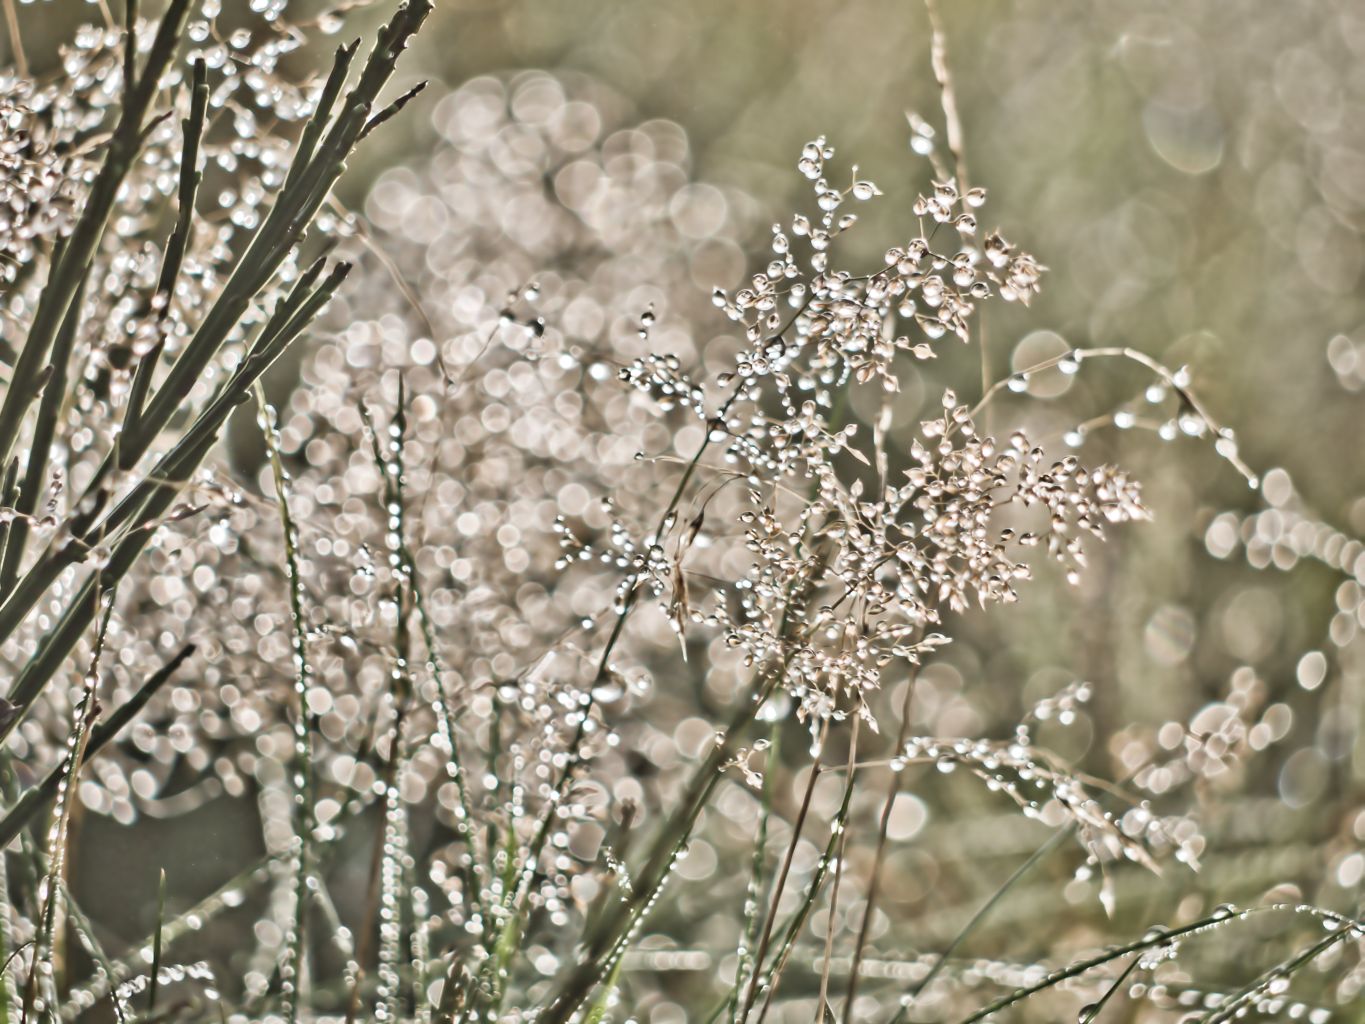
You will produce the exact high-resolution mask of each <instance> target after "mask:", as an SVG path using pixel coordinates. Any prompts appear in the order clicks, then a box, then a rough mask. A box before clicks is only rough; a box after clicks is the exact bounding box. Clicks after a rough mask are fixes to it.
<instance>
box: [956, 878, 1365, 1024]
mask: <svg viewBox="0 0 1365 1024" xmlns="http://www.w3.org/2000/svg"><path fill="white" fill-rule="evenodd" d="M1276 911H1294V912H1297V913H1311V914H1313V915H1315V916H1319V917H1322V918H1324V919H1325V920H1327V921H1331V922H1333V923H1336V924H1337V925H1338V926H1339V927H1338V929H1337V931H1335V932H1333V934H1331V935H1329V936H1327V938H1326V939H1324V940H1322V941H1321V942H1319V943H1316V944H1315V945H1314V946H1312V947H1310V948H1309V949H1308V950H1306V951H1305V952H1304V953H1302V954H1300V955H1299V956H1298V957H1295V959H1294V960H1293V961H1289V962H1290V963H1299V965H1300V966H1301V963H1306V962H1308V960H1311V959H1312V958H1313V957H1316V956H1318V955H1320V954H1321V953H1322V952H1323V951H1325V950H1326V949H1327V948H1329V947H1330V946H1331V945H1333V944H1335V943H1336V942H1340V941H1341V940H1342V939H1343V938H1344V937H1346V936H1349V935H1351V934H1352V933H1353V932H1356V931H1360V930H1362V929H1365V922H1361V921H1354V920H1351V919H1349V918H1345V917H1343V916H1341V915H1340V914H1334V913H1331V912H1328V911H1322V910H1318V909H1316V908H1311V907H1304V906H1299V905H1295V904H1283V903H1276V904H1269V905H1266V906H1261V907H1250V908H1248V909H1246V910H1241V911H1237V912H1236V913H1233V912H1229V911H1228V910H1226V909H1220V910H1216V911H1214V912H1213V913H1212V914H1211V915H1209V916H1208V917H1201V918H1200V919H1199V920H1197V921H1193V922H1191V923H1190V924H1187V925H1181V926H1180V927H1178V928H1158V929H1153V930H1152V931H1151V932H1149V933H1148V934H1147V935H1145V936H1143V937H1142V938H1141V939H1138V940H1136V941H1134V942H1129V943H1127V944H1126V945H1122V946H1118V947H1116V948H1114V949H1110V950H1107V951H1106V952H1104V953H1100V954H1097V955H1095V956H1092V957H1089V958H1087V959H1085V960H1079V961H1077V962H1075V963H1073V964H1071V965H1070V966H1068V967H1063V968H1061V969H1059V970H1056V971H1053V972H1052V973H1050V974H1049V975H1048V976H1047V977H1046V978H1044V979H1043V980H1042V981H1040V982H1038V983H1037V984H1034V985H1028V986H1026V987H1024V988H1019V989H1015V991H1014V992H1012V993H1010V994H1009V995H1006V996H1002V997H1001V998H999V999H997V1000H996V1001H995V1002H993V1003H991V1004H990V1005H988V1006H984V1007H982V1008H981V1009H980V1010H977V1011H976V1012H975V1013H973V1014H971V1015H969V1016H967V1017H964V1018H963V1019H962V1021H961V1022H960V1024H976V1022H977V1021H982V1020H985V1019H987V1018H988V1017H990V1016H991V1015H993V1014H996V1013H999V1012H1000V1011H1001V1010H1003V1009H1005V1008H1007V1007H1010V1006H1013V1005H1014V1004H1015V1003H1018V1002H1021V1001H1022V1000H1025V999H1028V998H1029V997H1030V996H1034V995H1037V994H1038V993H1039V992H1043V991H1045V990H1047V989H1050V988H1053V987H1055V986H1057V985H1060V984H1061V983H1062V982H1064V981H1069V980H1071V979H1072V978H1077V977H1080V976H1081V975H1083V974H1086V973H1088V972H1089V971H1092V970H1094V969H1095V968H1096V967H1102V966H1104V965H1105V964H1109V963H1113V962H1114V961H1115V960H1121V959H1123V958H1124V957H1126V956H1130V955H1131V954H1133V953H1141V952H1142V951H1144V950H1148V949H1158V948H1160V947H1162V946H1166V945H1169V944H1170V943H1171V942H1172V941H1174V940H1176V939H1179V938H1182V937H1184V936H1186V935H1195V934H1198V933H1200V932H1205V931H1212V930H1214V929H1216V928H1220V927H1223V926H1226V925H1228V924H1230V923H1232V922H1234V921H1238V920H1244V919H1246V918H1247V917H1249V916H1250V915H1252V914H1265V913H1272V912H1276ZM1300 962H1301V963H1300ZM1207 1019H1208V1018H1206V1020H1207Z"/></svg>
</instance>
